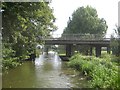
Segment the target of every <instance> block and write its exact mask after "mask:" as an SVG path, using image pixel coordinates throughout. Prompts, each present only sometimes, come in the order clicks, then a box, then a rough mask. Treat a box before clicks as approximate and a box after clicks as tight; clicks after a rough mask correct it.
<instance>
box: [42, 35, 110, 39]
mask: <svg viewBox="0 0 120 90" xmlns="http://www.w3.org/2000/svg"><path fill="white" fill-rule="evenodd" d="M41 39H43V40H110V38H106V36H105V35H101V34H62V35H58V34H57V35H53V36H49V37H41Z"/></svg>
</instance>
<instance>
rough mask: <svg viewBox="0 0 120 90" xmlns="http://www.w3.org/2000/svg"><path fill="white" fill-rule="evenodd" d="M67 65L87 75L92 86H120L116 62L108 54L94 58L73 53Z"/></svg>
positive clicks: (113, 87)
mask: <svg viewBox="0 0 120 90" xmlns="http://www.w3.org/2000/svg"><path fill="white" fill-rule="evenodd" d="M117 59H119V58H117ZM68 66H69V67H71V68H74V69H75V70H78V71H79V72H82V73H83V75H85V76H87V78H88V82H89V83H90V87H92V88H112V89H115V88H120V86H119V83H120V78H119V77H118V76H119V73H118V72H119V69H118V62H117V61H116V60H115V59H114V58H113V57H112V56H110V55H104V56H102V58H96V57H94V56H83V55H81V54H75V55H74V56H72V57H71V58H70V61H69V62H68Z"/></svg>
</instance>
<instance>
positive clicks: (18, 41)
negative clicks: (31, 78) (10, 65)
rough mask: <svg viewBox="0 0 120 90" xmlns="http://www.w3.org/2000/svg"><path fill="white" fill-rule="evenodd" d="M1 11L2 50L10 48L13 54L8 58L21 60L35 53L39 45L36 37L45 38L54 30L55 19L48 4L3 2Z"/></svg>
mask: <svg viewBox="0 0 120 90" xmlns="http://www.w3.org/2000/svg"><path fill="white" fill-rule="evenodd" d="M2 9H3V10H4V11H3V12H2V21H3V23H2V25H3V30H2V37H3V50H4V48H5V49H9V48H10V50H11V52H14V54H15V55H14V56H9V57H12V58H14V57H17V58H18V59H20V60H22V59H25V58H26V56H29V55H30V54H32V53H35V47H36V45H37V43H40V40H39V41H38V40H37V37H38V36H47V35H49V34H50V32H51V31H52V30H54V29H55V26H54V24H53V23H54V20H55V17H54V16H53V14H52V9H51V8H50V7H49V3H48V2H3V3H2ZM6 55H7V53H4V55H3V56H6ZM3 58H4V57H3Z"/></svg>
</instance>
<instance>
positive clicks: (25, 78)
mask: <svg viewBox="0 0 120 90" xmlns="http://www.w3.org/2000/svg"><path fill="white" fill-rule="evenodd" d="M61 65H62V63H61V60H60V58H59V56H58V55H57V53H54V52H49V53H48V55H46V53H43V54H42V55H40V56H39V57H38V58H36V60H35V62H31V61H30V62H29V61H28V62H25V63H24V64H23V65H21V66H19V67H17V68H15V69H11V70H9V71H8V73H4V75H3V87H4V88H68V87H69V86H70V85H69V86H68V83H70V81H69V78H68V77H67V76H66V75H60V74H61V73H62V70H61V69H62V67H61Z"/></svg>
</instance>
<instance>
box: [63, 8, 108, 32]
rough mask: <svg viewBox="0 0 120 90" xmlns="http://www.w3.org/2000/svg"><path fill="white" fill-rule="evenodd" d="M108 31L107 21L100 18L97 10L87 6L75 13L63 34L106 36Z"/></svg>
mask: <svg viewBox="0 0 120 90" xmlns="http://www.w3.org/2000/svg"><path fill="white" fill-rule="evenodd" d="M106 30H107V24H106V21H105V20H104V19H103V18H101V19H100V18H98V15H97V11H96V9H94V8H92V7H90V6H87V7H80V8H78V9H77V10H76V11H74V12H73V14H72V17H71V18H69V21H68V25H67V27H66V28H65V29H64V32H63V34H78V33H79V34H105V33H106Z"/></svg>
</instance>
